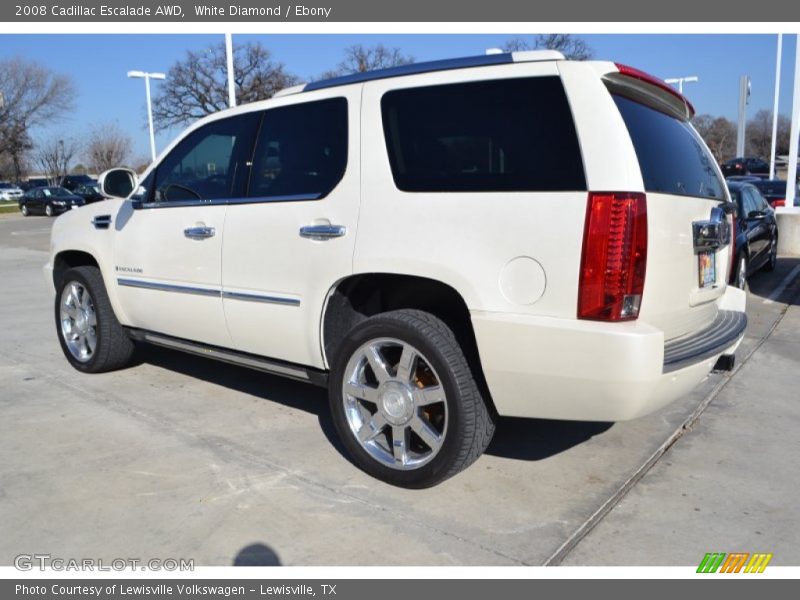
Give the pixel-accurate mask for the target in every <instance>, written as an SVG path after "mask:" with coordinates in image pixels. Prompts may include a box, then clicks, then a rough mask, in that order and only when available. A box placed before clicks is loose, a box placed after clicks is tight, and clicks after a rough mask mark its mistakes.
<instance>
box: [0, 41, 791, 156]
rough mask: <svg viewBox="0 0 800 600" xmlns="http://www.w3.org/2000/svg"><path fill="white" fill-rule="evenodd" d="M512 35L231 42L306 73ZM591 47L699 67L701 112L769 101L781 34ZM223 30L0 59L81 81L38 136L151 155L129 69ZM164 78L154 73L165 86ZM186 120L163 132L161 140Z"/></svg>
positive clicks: (426, 54) (473, 49) (597, 53)
mask: <svg viewBox="0 0 800 600" xmlns="http://www.w3.org/2000/svg"><path fill="white" fill-rule="evenodd" d="M511 37H522V38H528V39H532V34H530V33H528V34H522V33H521V34H519V35H518V36H515V35H507V34H484V35H474V34H402V35H400V34H397V35H370V34H363V35H354V34H270V35H235V36H234V43H237V42H247V41H259V42H261V43H262V44H263V45H264V46H265V47H266V48H268V49H269V50H270V52H271V53H272V55H273V58H274V59H276V60H277V61H280V62H282V63H283V64H284V66H285V67H286V69H287V70H288V71H289V72H291V73H293V74H295V75H298V76H299V77H301V78H302V79H309V78H312V77H315V76H318V75H319V74H320V73H322V72H324V71H327V70H330V69H332V68H334V67H335V66H336V65H337V63H338V62H339V61H340V60H341V59H342V58H343V53H344V49H345V48H347V47H348V46H352V45H353V44H363V45H374V44H377V43H382V44H384V45H386V46H389V47H396V48H400V49H401V50H402V51H403V52H404V53H405V54H410V55H411V56H413V57H414V58H415V59H416V60H417V61H425V60H435V59H441V58H452V57H458V56H471V55H476V54H483V53H484V51H485V50H486V49H487V48H492V47H500V46H502V45H503V43H504V42H505V41H506V40H507V39H509V38H511ZM580 37H582V38H583V39H584V40H585V41H586V42H587V43H588V44H589V46H590V47H591V48H592V49H593V51H594V57H595V58H596V59H602V60H612V61H614V62H620V63H624V64H627V65H630V66H633V67H636V68H638V69H641V70H644V71H647V72H649V73H651V74H653V75H656V76H658V77H661V78H670V77H686V76H697V77H699V79H700V80H699V81H698V82H697V83H687V84H685V88H684V93H685V94H686V95H687V96H688V98H689V99H690V100H691V101H692V103H693V104H694V106H695V108H696V110H697V112H698V114H702V113H708V114H712V115H715V116H718V115H719V116H725V117H727V118H729V119H731V120H733V121H735V120H736V118H737V111H738V90H739V78H740V76H742V75H749V76H750V78H751V81H752V95H751V101H750V106H749V107H748V117H752V116H753V115H755V113H756V112H757V111H758V110H759V109H762V108H765V109H768V110H772V104H773V93H774V86H775V58H776V48H777V35H765V34H758V35H756V34H753V35H733V34H687V35H678V34H648V35H637V34H593V35H581V36H580ZM223 39H224V37H223V35H221V34H209V35H195V34H187V35H179V34H170V35H167V34H153V35H139V34H127V35H124V34H123V35H120V34H115V35H95V34H47V35H0V59H3V58H10V57H13V56H22V57H25V58H27V59H30V60H35V61H37V62H40V63H42V64H44V65H46V66H47V67H49V68H50V69H52V70H54V71H57V72H59V73H64V74H69V75H71V76H72V77H73V78H74V80H75V82H76V88H77V97H76V98H75V106H76V108H75V111H74V112H73V113H72V114H70V115H67V116H65V117H64V118H63V119H62V120H60V121H59V122H57V123H52V124H50V125H49V126H47V127H46V128H45V129H43V130H38V131H35V132H34V138H35V139H51V138H55V137H58V138H75V139H77V140H78V141H80V139H81V137H82V136H86V135H88V132H89V131H90V130H91V129H92V128H94V127H96V126H98V125H102V124H105V123H116V124H117V125H119V126H120V128H121V129H123V130H124V131H126V132H128V133H129V134H130V135H131V137H132V138H133V140H134V156H135V157H147V156H148V155H149V138H148V133H147V120H146V119H147V117H146V108H145V92H144V82H143V80H141V79H128V78H127V77H126V73H127V72H128V71H129V70H145V71H151V72H159V71H160V72H165V73H166V72H167V71H168V70H169V68H170V66H171V65H173V64H174V63H175V62H177V61H179V60H180V59H181V58H182V57H183V56H185V53H186V51H187V50H195V51H197V50H202V49H203V48H205V47H207V46H209V45H211V44H214V43H219V42H221V41H222V40H223ZM795 44H796V36H793V35H784V42H783V68H782V75H781V93H780V104H779V107H780V108H779V112H781V113H784V114H786V115H789V114H790V113H791V102H792V98H791V94H792V89H791V86H792V80H791V78H792V74H793V69H794V56H795ZM159 85H160V83H159V82H157V81H155V82H153V93H154V95H156V94H157V93H158V86H159ZM179 133H180V130H171V131H166V132H161V133H159V134H157V136H156V147H157V150H159V151H160V150H161V149H163V148H164V147H165V146H166V145H167V144H168V143H169V142H170V141H171V139H172V138H173V137H175V136H176V135H178V134H179Z"/></svg>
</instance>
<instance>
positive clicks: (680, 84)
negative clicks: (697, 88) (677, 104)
mask: <svg viewBox="0 0 800 600" xmlns="http://www.w3.org/2000/svg"><path fill="white" fill-rule="evenodd" d="M664 81H665V82H666V83H677V84H678V91H679V92H680V93H681V94H682V93H683V84H684V83H694V82H696V81H700V78H699V77H697V76H695V75H692V76H690V77H670V78H669V79H665V80H664Z"/></svg>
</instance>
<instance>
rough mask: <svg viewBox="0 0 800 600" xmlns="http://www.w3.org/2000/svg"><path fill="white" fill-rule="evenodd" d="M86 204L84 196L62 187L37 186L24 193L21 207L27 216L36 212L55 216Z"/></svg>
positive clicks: (20, 202) (23, 213) (20, 203)
mask: <svg viewBox="0 0 800 600" xmlns="http://www.w3.org/2000/svg"><path fill="white" fill-rule="evenodd" d="M84 204H85V202H84V200H83V198H81V197H80V196H76V195H75V194H73V193H71V192H70V191H69V190H66V189H64V188H62V187H37V188H33V189H32V190H28V191H27V192H25V194H23V196H22V198H21V199H20V201H19V209H20V211H21V212H22V215H23V216H25V217H27V216H29V215H33V214H36V213H39V214H43V215H47V216H48V217H54V216H56V215H58V214H61V213H63V212H64V211H67V210H70V209H72V208H78V207H79V206H83V205H84Z"/></svg>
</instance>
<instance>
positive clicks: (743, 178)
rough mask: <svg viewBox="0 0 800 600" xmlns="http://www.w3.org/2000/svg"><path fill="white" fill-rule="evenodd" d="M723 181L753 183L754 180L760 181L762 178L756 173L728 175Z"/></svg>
mask: <svg viewBox="0 0 800 600" xmlns="http://www.w3.org/2000/svg"><path fill="white" fill-rule="evenodd" d="M725 181H728V182H739V183H742V182H746V183H754V182H756V181H762V178H761V177H758V176H757V175H731V176H730V177H726V178H725Z"/></svg>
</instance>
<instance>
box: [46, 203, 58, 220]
mask: <svg viewBox="0 0 800 600" xmlns="http://www.w3.org/2000/svg"><path fill="white" fill-rule="evenodd" d="M44 214H45V215H47V216H48V217H52V216H53V215H54V214H56V213H55V211H54V210H53V205H52V204H48V205H46V206H45V207H44Z"/></svg>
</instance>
